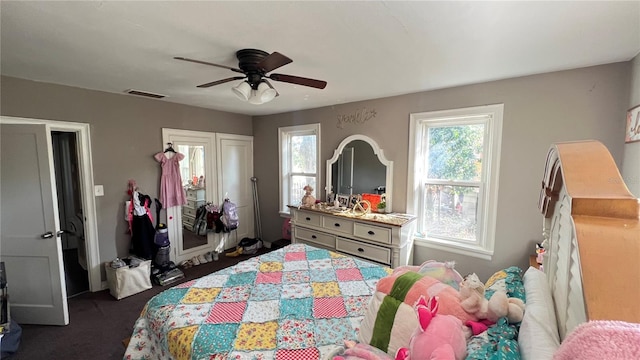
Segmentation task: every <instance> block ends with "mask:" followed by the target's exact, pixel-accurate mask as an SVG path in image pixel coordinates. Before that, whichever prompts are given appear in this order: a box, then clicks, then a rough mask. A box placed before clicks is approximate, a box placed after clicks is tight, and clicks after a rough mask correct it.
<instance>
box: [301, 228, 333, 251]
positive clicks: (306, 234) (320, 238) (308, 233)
mask: <svg viewBox="0 0 640 360" xmlns="http://www.w3.org/2000/svg"><path fill="white" fill-rule="evenodd" d="M294 236H295V238H296V241H297V240H298V239H301V240H304V241H305V242H309V243H313V244H320V245H323V246H325V247H328V248H330V249H334V248H335V246H336V238H335V236H333V235H329V234H325V233H322V232H319V231H313V230H309V229H302V228H299V227H296V228H295V232H294Z"/></svg>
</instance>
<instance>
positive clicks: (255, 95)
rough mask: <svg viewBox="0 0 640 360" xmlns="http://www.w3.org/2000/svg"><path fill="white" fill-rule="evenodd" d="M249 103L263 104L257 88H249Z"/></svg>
mask: <svg viewBox="0 0 640 360" xmlns="http://www.w3.org/2000/svg"><path fill="white" fill-rule="evenodd" d="M249 103H250V104H253V105H261V104H263V101H262V98H261V97H260V96H259V95H258V91H257V90H251V97H250V98H249Z"/></svg>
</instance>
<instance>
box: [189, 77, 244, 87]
mask: <svg viewBox="0 0 640 360" xmlns="http://www.w3.org/2000/svg"><path fill="white" fill-rule="evenodd" d="M244 78H245V77H244V76H234V77H230V78H226V79H222V80H218V81H212V82H210V83H206V84H202V85H198V86H197V87H199V88H208V87H212V86H215V85H220V84H224V83H227V82H229V81H233V80H240V79H244Z"/></svg>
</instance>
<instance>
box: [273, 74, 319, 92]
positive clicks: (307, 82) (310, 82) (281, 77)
mask: <svg viewBox="0 0 640 360" xmlns="http://www.w3.org/2000/svg"><path fill="white" fill-rule="evenodd" d="M269 79H271V80H274V81H282V82H287V83H291V84H298V85H303V86H309V87H314V88H318V89H324V88H325V86H327V82H326V81H322V80H315V79H309V78H304V77H300V76H293V75H285V74H271V75H269Z"/></svg>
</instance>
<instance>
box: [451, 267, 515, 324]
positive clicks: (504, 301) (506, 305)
mask: <svg viewBox="0 0 640 360" xmlns="http://www.w3.org/2000/svg"><path fill="white" fill-rule="evenodd" d="M484 290H485V289H484V284H483V283H482V281H480V279H479V278H478V275H476V274H469V275H467V276H466V277H465V278H464V280H463V281H462V282H461V283H460V305H462V308H463V309H464V310H465V311H466V312H468V313H469V314H474V315H476V316H477V317H478V319H487V320H489V321H491V322H493V323H495V322H497V321H498V319H500V318H501V317H507V320H509V323H511V324H514V323H518V322H520V321H522V317H523V316H524V302H522V300H520V299H518V298H509V297H507V294H506V293H505V292H504V291H496V292H495V293H494V294H493V295H491V298H490V299H489V300H487V299H486V298H485V296H484Z"/></svg>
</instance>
